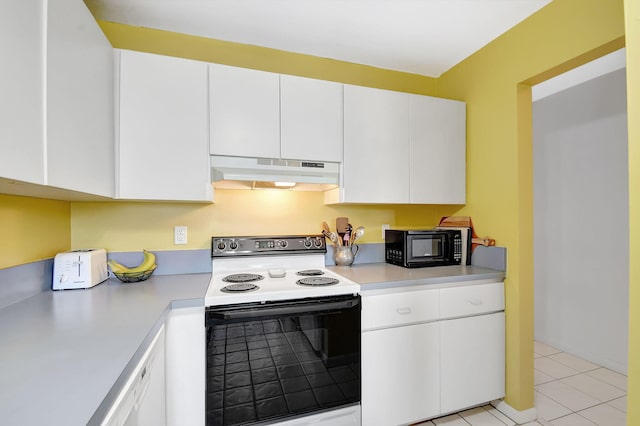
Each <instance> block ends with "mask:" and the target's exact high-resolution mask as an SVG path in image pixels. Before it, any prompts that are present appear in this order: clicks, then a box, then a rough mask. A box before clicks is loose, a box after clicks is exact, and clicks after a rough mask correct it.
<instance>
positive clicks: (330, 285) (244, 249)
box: [205, 235, 360, 306]
mask: <svg viewBox="0 0 640 426" xmlns="http://www.w3.org/2000/svg"><path fill="white" fill-rule="evenodd" d="M326 251H327V248H326V245H325V240H324V237H322V236H318V235H312V236H286V237H282V236H280V237H214V238H213V239H212V250H211V256H212V276H211V281H210V282H209V287H208V289H207V294H206V296H205V306H214V305H226V304H236V303H247V302H264V301H275V300H287V299H299V298H309V297H321V296H334V295H342V294H357V293H358V292H359V291H360V286H359V285H358V284H356V283H354V282H353V281H350V280H348V279H346V278H344V277H342V276H339V275H336V274H334V273H333V272H331V271H329V270H327V269H326V268H325V253H326Z"/></svg>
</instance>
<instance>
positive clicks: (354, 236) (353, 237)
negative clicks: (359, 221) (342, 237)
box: [349, 226, 364, 244]
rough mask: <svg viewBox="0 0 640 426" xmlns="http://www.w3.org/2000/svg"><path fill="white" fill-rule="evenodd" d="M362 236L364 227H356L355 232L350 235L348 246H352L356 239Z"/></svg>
mask: <svg viewBox="0 0 640 426" xmlns="http://www.w3.org/2000/svg"><path fill="white" fill-rule="evenodd" d="M363 235H364V226H358V227H357V228H356V230H355V231H354V232H353V233H352V234H351V241H350V242H349V244H353V243H354V242H355V241H356V240H357V239H359V238H362V236H363Z"/></svg>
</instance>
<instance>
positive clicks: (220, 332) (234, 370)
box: [206, 295, 361, 426]
mask: <svg viewBox="0 0 640 426" xmlns="http://www.w3.org/2000/svg"><path fill="white" fill-rule="evenodd" d="M360 310H361V306H360V296H353V295H347V296H331V297H323V298H313V299H300V300H288V301H277V302H264V303H261V302H257V303H247V304H238V305H226V306H212V307H208V308H207V309H206V329H207V402H206V404H207V425H225V426H226V425H240V424H242V425H246V424H259V423H263V422H264V423H270V422H273V421H275V420H278V421H280V420H284V419H289V418H292V417H296V416H306V415H310V414H315V413H318V412H322V411H328V410H334V409H337V408H341V407H346V406H350V405H357V404H359V403H360Z"/></svg>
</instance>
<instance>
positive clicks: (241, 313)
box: [207, 298, 360, 320]
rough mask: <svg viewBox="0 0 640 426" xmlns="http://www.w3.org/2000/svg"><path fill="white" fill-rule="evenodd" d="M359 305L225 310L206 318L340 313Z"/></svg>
mask: <svg viewBox="0 0 640 426" xmlns="http://www.w3.org/2000/svg"><path fill="white" fill-rule="evenodd" d="M359 303H360V300H359V299H358V298H354V299H350V300H342V301H338V302H317V303H299V304H291V305H286V306H276V307H268V306H265V307H256V308H247V309H239V310H227V311H217V312H216V311H209V312H207V315H208V316H211V317H213V318H216V319H225V320H236V319H244V318H258V317H264V316H271V315H277V316H280V315H292V314H306V313H309V312H318V311H340V310H342V309H351V308H353V307H355V306H357V305H358V304H359Z"/></svg>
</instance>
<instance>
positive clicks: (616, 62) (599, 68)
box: [531, 48, 626, 102]
mask: <svg viewBox="0 0 640 426" xmlns="http://www.w3.org/2000/svg"><path fill="white" fill-rule="evenodd" d="M625 54H626V50H625V49H624V48H622V49H619V50H616V51H615V52H613V53H610V54H608V55H605V56H602V57H600V58H598V59H595V60H593V61H591V62H588V63H586V64H584V65H582V66H580V67H578V68H574V69H572V70H571V71H567V72H565V73H564V74H560V75H559V76H557V77H553V78H551V79H549V80H547V81H543V82H542V83H540V84H537V85H535V86H533V87H532V88H531V99H532V101H533V102H535V101H537V100H540V99H542V98H546V97H547V96H551V95H553V94H555V93H558V92H561V91H563V90H566V89H568V88H570V87H573V86H577V85H578V84H580V83H584V82H586V81H589V80H593V79H594V78H597V77H600V76H602V75H605V74H608V73H610V72H613V71H617V70H619V69H622V68H625V67H626V57H625Z"/></svg>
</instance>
